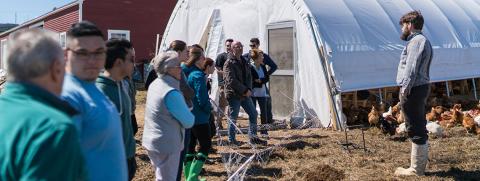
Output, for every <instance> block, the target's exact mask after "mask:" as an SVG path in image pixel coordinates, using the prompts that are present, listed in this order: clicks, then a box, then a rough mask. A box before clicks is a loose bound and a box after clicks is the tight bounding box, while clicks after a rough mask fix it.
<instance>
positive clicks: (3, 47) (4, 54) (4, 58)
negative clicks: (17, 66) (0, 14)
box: [0, 39, 7, 69]
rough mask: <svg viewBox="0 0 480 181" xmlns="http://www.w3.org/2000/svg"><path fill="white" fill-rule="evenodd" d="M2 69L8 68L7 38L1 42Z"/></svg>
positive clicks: (0, 64) (0, 62) (0, 65)
mask: <svg viewBox="0 0 480 181" xmlns="http://www.w3.org/2000/svg"><path fill="white" fill-rule="evenodd" d="M0 55H1V57H0V69H6V68H7V66H6V65H7V64H6V62H7V40H6V39H5V40H2V41H1V42H0Z"/></svg>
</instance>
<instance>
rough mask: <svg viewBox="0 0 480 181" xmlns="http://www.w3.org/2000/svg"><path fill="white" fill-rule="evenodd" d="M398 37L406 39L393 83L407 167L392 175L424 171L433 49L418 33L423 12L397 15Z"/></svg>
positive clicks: (426, 153)
mask: <svg viewBox="0 0 480 181" xmlns="http://www.w3.org/2000/svg"><path fill="white" fill-rule="evenodd" d="M400 25H401V26H402V35H401V37H400V38H401V39H402V40H404V41H408V43H407V45H406V46H405V48H404V49H403V51H402V55H401V56H400V64H399V65H398V73H397V84H398V85H400V86H401V88H400V94H399V95H400V105H401V108H402V113H403V114H404V116H405V125H406V128H407V135H408V137H409V138H410V140H411V141H412V152H411V157H410V159H411V160H410V167H409V168H407V169H405V168H401V167H399V168H397V170H396V171H395V175H397V176H402V175H424V174H425V167H426V165H427V160H428V135H427V128H426V125H427V120H426V119H425V104H426V102H427V98H428V95H429V92H430V64H431V62H432V57H433V51H432V46H431V44H430V42H429V41H428V39H427V38H426V37H425V36H424V35H423V34H422V28H423V16H422V14H421V13H420V12H419V11H412V12H409V13H407V14H405V15H403V16H402V18H401V19H400Z"/></svg>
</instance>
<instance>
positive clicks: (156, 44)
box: [155, 34, 160, 56]
mask: <svg viewBox="0 0 480 181" xmlns="http://www.w3.org/2000/svg"><path fill="white" fill-rule="evenodd" d="M159 41H160V34H157V42H156V43H155V56H157V55H158V43H159Z"/></svg>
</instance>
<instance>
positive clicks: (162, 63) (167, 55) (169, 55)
mask: <svg viewBox="0 0 480 181" xmlns="http://www.w3.org/2000/svg"><path fill="white" fill-rule="evenodd" d="M176 66H180V60H179V59H178V53H177V52H175V51H166V52H162V53H160V54H158V55H157V56H156V57H155V58H153V69H155V72H157V74H158V75H162V74H167V68H172V67H176Z"/></svg>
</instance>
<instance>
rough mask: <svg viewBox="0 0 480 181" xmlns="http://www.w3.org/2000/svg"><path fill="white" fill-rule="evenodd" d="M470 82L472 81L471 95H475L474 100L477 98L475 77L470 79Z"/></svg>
mask: <svg viewBox="0 0 480 181" xmlns="http://www.w3.org/2000/svg"><path fill="white" fill-rule="evenodd" d="M472 83H473V95H475V100H478V96H477V84H475V78H473V79H472Z"/></svg>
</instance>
